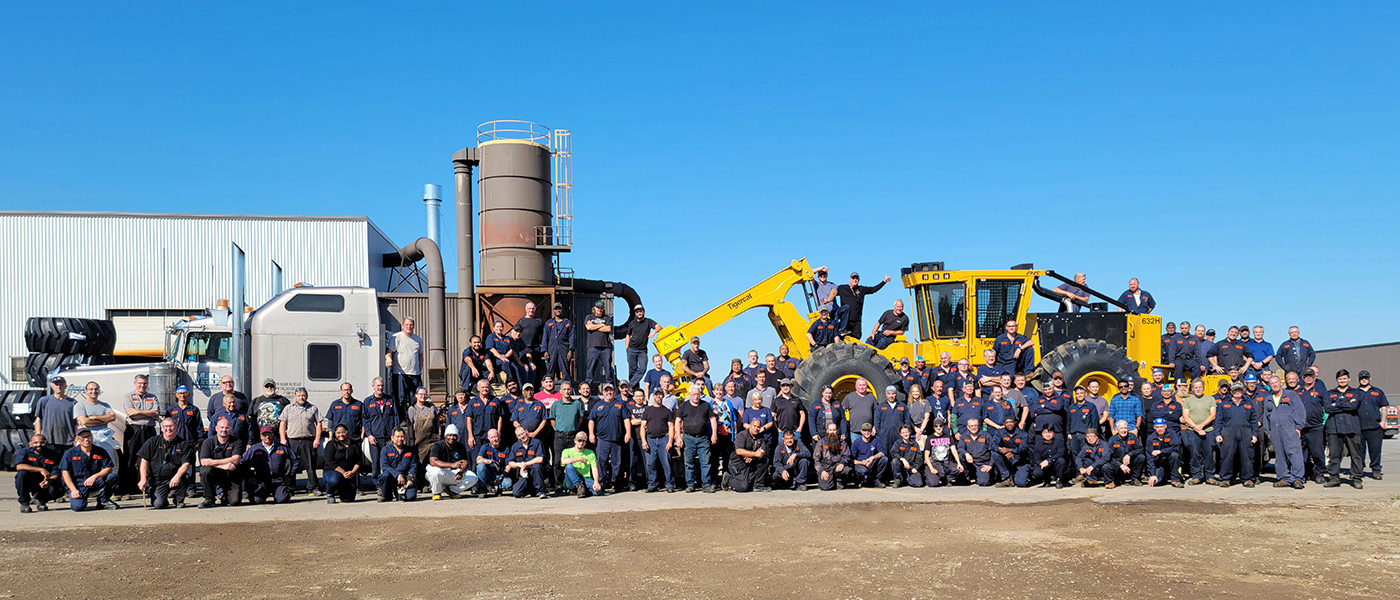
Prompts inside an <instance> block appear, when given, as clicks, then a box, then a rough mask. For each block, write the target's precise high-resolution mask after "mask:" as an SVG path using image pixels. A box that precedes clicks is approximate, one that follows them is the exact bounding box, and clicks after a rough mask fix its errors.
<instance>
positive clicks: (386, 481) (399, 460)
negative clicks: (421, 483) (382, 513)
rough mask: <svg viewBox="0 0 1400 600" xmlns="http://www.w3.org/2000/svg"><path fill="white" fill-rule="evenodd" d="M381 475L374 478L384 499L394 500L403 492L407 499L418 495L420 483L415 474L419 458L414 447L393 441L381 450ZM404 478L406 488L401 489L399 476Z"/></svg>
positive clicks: (410, 499)
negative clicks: (416, 457)
mask: <svg viewBox="0 0 1400 600" xmlns="http://www.w3.org/2000/svg"><path fill="white" fill-rule="evenodd" d="M379 468H380V471H379V475H377V476H375V478H374V480H375V482H376V483H378V484H379V493H380V495H381V497H382V498H383V499H384V500H393V499H395V498H397V497H399V495H400V494H402V496H403V499H404V500H405V501H410V502H411V501H413V500H414V499H415V498H417V497H418V483H417V482H416V481H414V475H415V474H416V473H417V472H418V460H417V459H415V458H414V448H413V447H412V446H409V445H407V444H404V446H403V447H402V448H399V447H396V446H394V444H393V443H392V442H390V443H389V444H386V445H385V446H384V449H383V450H381V451H380V452H379ZM400 477H402V478H403V479H404V482H405V483H404V489H403V491H402V492H400V491H399V478H400Z"/></svg>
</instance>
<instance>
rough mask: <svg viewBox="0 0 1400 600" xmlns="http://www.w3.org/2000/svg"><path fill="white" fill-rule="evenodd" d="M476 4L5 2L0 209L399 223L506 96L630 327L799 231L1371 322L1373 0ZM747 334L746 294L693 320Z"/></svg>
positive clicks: (1376, 8)
mask: <svg viewBox="0 0 1400 600" xmlns="http://www.w3.org/2000/svg"><path fill="white" fill-rule="evenodd" d="M500 4H506V3H477V4H475V5H465V4H459V5H456V6H453V7H445V6H426V5H423V6H414V7H411V8H393V9H389V8H384V7H383V6H382V5H376V4H363V3H337V4H335V5H334V6H328V5H327V6H309V5H298V6H291V5H286V4H283V3H278V4H266V3H245V4H243V3H241V4H239V5H237V6H224V5H219V6H214V5H208V4H206V5H202V6H201V7H197V8H190V7H189V6H188V5H171V6H170V7H166V8H151V7H145V6H141V7H133V5H131V4H130V3H112V4H105V5H104V4H97V5H84V6H81V7H80V6H77V5H63V6H49V5H43V4H39V3H30V4H20V3H6V4H5V5H4V6H3V7H0V56H3V57H4V58H3V60H0V209H65V210H132V211H150V212H163V211H180V212H215V213H266V214H363V215H368V216H369V217H370V218H371V219H372V220H374V221H375V222H376V223H377V224H379V225H380V227H381V228H383V229H384V230H385V231H386V232H387V233H388V234H389V235H390V237H391V238H393V239H394V240H395V241H397V242H400V243H403V242H406V241H408V240H410V239H412V238H414V237H417V236H419V235H421V232H422V231H423V208H422V203H421V202H420V201H419V200H418V199H419V198H420V193H421V186H422V184H424V183H438V184H442V185H443V186H444V187H445V188H446V189H448V190H449V192H448V193H449V195H450V189H451V183H452V168H451V164H450V155H451V153H452V152H453V151H455V150H457V149H459V148H462V147H464V146H468V145H473V144H474V137H473V133H474V131H475V126H476V125H477V124H478V123H480V122H483V121H488V120H492V119H528V120H533V121H537V122H540V123H544V124H546V125H549V126H553V127H558V128H565V129H570V130H572V131H573V132H574V153H575V162H574V171H575V192H576V196H575V197H576V213H577V219H576V227H577V229H576V233H575V242H576V249H575V251H574V252H573V253H572V254H571V255H570V256H568V257H567V260H566V263H567V265H568V266H571V267H573V268H574V269H575V270H576V271H577V272H578V274H579V276H581V277H590V278H597V279H611V280H619V281H626V282H628V283H630V284H631V285H632V286H633V287H635V288H636V289H637V290H638V291H639V292H640V293H641V294H642V297H643V298H644V299H645V300H646V301H647V304H648V305H649V306H650V308H651V316H652V317H654V318H656V319H658V320H659V321H661V322H663V323H667V324H671V323H677V322H679V321H682V320H685V319H689V318H692V317H694V316H696V315H698V314H700V313H701V312H703V311H704V310H706V309H708V308H710V307H712V306H714V305H716V304H718V303H720V302H722V301H724V300H726V299H728V298H729V297H730V296H731V295H733V294H735V293H737V292H738V291H740V290H742V289H743V288H745V287H747V286H749V285H750V284H752V283H753V282H756V281H758V280H760V279H762V278H764V277H766V276H767V275H769V274H771V273H773V272H775V271H776V270H778V269H779V268H780V267H782V266H783V265H785V264H787V262H788V261H790V260H792V259H794V258H798V257H803V256H805V257H808V258H809V259H810V260H811V261H812V262H813V263H814V264H827V265H831V266H832V268H833V271H834V272H835V273H837V274H838V275H841V276H844V274H845V273H847V272H849V271H851V270H859V271H860V272H861V273H863V274H864V275H865V277H866V280H867V282H868V281H871V280H873V279H874V278H876V277H878V276H880V275H882V274H885V273H888V274H890V275H893V276H897V275H898V272H899V268H900V267H901V266H907V265H909V264H910V263H911V262H916V261H926V260H942V261H945V262H946V263H947V265H948V266H949V267H950V268H1005V267H1008V266H1010V265H1012V264H1016V263H1021V262H1033V263H1035V264H1036V266H1037V267H1042V268H1046V267H1048V268H1054V269H1056V270H1059V271H1062V272H1070V273H1072V272H1075V271H1085V272H1088V273H1089V277H1090V280H1089V281H1090V284H1091V285H1097V286H1100V287H1102V288H1103V289H1105V290H1108V291H1112V292H1114V293H1115V294H1116V293H1117V292H1119V291H1121V290H1122V289H1123V288H1124V287H1125V285H1126V282H1127V280H1128V278H1129V277H1134V276H1136V277H1139V278H1141V279H1142V281H1143V286H1144V288H1146V289H1147V290H1149V291H1151V292H1153V293H1154V294H1155V295H1156V296H1157V298H1158V301H1159V303H1160V309H1159V311H1158V312H1159V314H1162V315H1163V316H1165V317H1167V318H1169V319H1172V320H1177V321H1179V320H1182V319H1189V320H1190V321H1192V322H1203V323H1206V324H1208V325H1210V326H1220V327H1221V328H1223V326H1227V325H1229V324H1238V323H1249V324H1263V325H1265V326H1266V327H1268V328H1269V329H1270V335H1269V338H1270V339H1271V340H1273V341H1275V342H1278V341H1280V340H1281V339H1282V338H1283V337H1284V331H1283V330H1284V328H1286V327H1287V326H1288V325H1291V324H1298V325H1300V326H1302V327H1303V330H1304V335H1305V337H1308V338H1310V339H1311V340H1312V341H1313V342H1314V344H1315V345H1317V346H1319V347H1336V346H1344V345H1355V344H1366V343H1378V342H1387V341H1394V340H1397V339H1400V320H1396V319H1392V318H1387V315H1385V313H1384V312H1383V310H1377V308H1373V307H1376V306H1377V305H1380V306H1382V307H1383V306H1385V303H1387V302H1388V301H1386V300H1385V298H1394V297H1396V295H1397V292H1400V290H1398V289H1397V283H1396V277H1395V273H1396V268H1395V256H1396V253H1395V251H1394V249H1393V248H1394V245H1395V242H1396V235H1395V233H1394V229H1395V224H1396V217H1397V212H1400V209H1397V207H1396V196H1397V193H1396V192H1397V184H1396V177H1395V172H1396V167H1395V165H1396V164H1397V162H1400V161H1397V158H1400V156H1398V155H1400V152H1398V151H1397V150H1400V142H1397V140H1400V111H1397V108H1396V107H1397V105H1398V104H1397V99H1400V76H1397V75H1400V74H1398V73H1397V69H1398V68H1400V67H1397V64H1400V63H1397V62H1396V60H1395V57H1396V56H1400V25H1397V24H1400V19H1397V18H1396V17H1397V16H1400V15H1397V13H1400V7H1396V6H1395V5H1394V4H1393V3H1348V4H1346V5H1345V7H1344V8H1342V7H1339V6H1340V5H1315V4H1305V3H1238V4H1232V5H1231V6H1229V7H1221V6H1218V5H1214V4H1204V3H1201V4H1173V5H1170V6H1167V5H1161V6H1144V5H1140V4H1131V5H1123V4H1121V3H1103V4H1083V5H1077V6H1076V7H1074V9H1072V10H1071V9H1067V8H1065V7H1063V6H1047V5H1045V4H1043V3H1025V4H1020V3H997V5H996V6H995V7H970V8H965V7H947V8H945V7H939V6H930V5H929V4H926V3H920V4H911V5H898V4H883V5H879V8H878V9H868V8H865V9H862V8H853V5H849V4H821V3H794V4H779V3H761V4H762V5H761V6H755V5H754V4H755V3H735V4H728V5H726V4H724V3H706V4H704V5H700V4H693V3H692V4H679V3H674V4H673V3H665V4H643V3H638V4H632V5H622V4H610V5H601V4H600V3H579V4H573V3H569V4H565V3H551V4H534V5H533V6H532V7H527V8H509V9H508V8H503V7H502V6H498V5H500ZM511 4H514V3H511ZM1387 173H1388V174H1387ZM446 222H447V223H449V224H450V223H451V219H450V218H449V219H446ZM448 235H449V236H450V231H449V232H448ZM444 251H445V252H444V253H445V254H446V255H447V256H448V257H452V256H455V249H453V248H452V247H451V246H450V245H448V246H447V247H445V248H444ZM448 275H449V278H450V281H449V285H450V286H455V283H453V281H451V280H455V277H454V276H455V272H450V273H449V274H448ZM903 296H905V294H904V292H903V291H902V290H899V288H897V286H894V284H892V287H889V288H887V289H886V291H883V292H881V293H880V294H879V295H877V296H874V297H872V298H871V300H870V301H869V302H868V304H869V306H868V307H867V316H866V321H867V324H870V323H873V321H874V319H875V317H876V316H877V315H878V312H877V311H878V310H879V309H883V308H885V307H886V305H887V304H888V303H890V302H892V301H893V300H894V299H895V298H897V297H903ZM1037 302H1038V304H1037V308H1040V309H1049V308H1050V306H1049V304H1048V303H1046V302H1044V301H1039V300H1038V301H1037ZM1377 317H1380V318H1377ZM1222 333H1223V332H1222ZM775 345H776V336H775V335H774V334H773V332H772V329H771V327H770V326H769V325H768V322H767V319H766V317H765V316H764V315H763V314H762V313H760V312H753V313H749V314H747V315H745V316H744V317H741V318H740V319H737V320H735V321H734V322H732V323H731V324H730V325H729V326H727V327H725V328H722V329H720V330H718V331H716V332H715V333H713V334H711V335H709V336H707V337H706V346H707V347H708V348H709V350H710V352H711V355H712V357H716V358H728V357H730V356H738V355H740V354H741V353H742V352H745V351H747V350H748V349H749V348H760V349H763V350H765V351H766V350H769V349H772V348H773V347H774V346H775Z"/></svg>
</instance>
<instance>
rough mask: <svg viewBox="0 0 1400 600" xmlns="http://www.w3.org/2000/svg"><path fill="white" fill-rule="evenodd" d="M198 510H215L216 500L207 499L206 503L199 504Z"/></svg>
mask: <svg viewBox="0 0 1400 600" xmlns="http://www.w3.org/2000/svg"><path fill="white" fill-rule="evenodd" d="M196 508H214V499H213V498H205V499H204V501H203V502H200V503H199V506H198V507H196Z"/></svg>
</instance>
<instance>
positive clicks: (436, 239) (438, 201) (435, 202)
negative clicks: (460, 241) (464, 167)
mask: <svg viewBox="0 0 1400 600" xmlns="http://www.w3.org/2000/svg"><path fill="white" fill-rule="evenodd" d="M423 204H426V205H427V206H428V239H430V240H432V241H433V243H434V244H437V245H438V246H439V247H441V246H442V239H441V238H442V186H440V185H437V184H433V183H425V184H423Z"/></svg>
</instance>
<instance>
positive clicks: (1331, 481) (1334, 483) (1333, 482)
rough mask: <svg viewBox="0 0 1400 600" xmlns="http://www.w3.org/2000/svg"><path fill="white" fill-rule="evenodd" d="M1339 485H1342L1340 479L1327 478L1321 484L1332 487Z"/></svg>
mask: <svg viewBox="0 0 1400 600" xmlns="http://www.w3.org/2000/svg"><path fill="white" fill-rule="evenodd" d="M1339 485H1342V480H1340V479H1328V480H1327V483H1324V484H1322V487H1325V488H1334V487H1337V486H1339Z"/></svg>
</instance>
